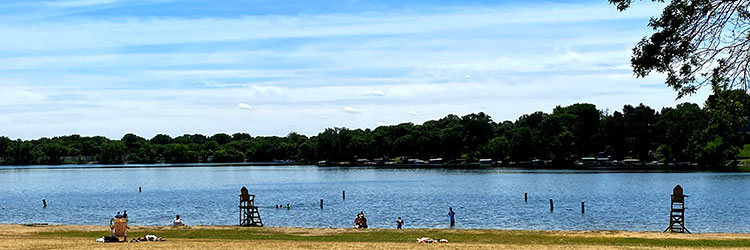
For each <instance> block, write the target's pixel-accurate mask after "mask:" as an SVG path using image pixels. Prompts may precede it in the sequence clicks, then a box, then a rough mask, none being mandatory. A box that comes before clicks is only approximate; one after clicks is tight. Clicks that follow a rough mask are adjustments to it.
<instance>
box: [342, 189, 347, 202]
mask: <svg viewBox="0 0 750 250" xmlns="http://www.w3.org/2000/svg"><path fill="white" fill-rule="evenodd" d="M341 199H342V200H346V190H341Z"/></svg>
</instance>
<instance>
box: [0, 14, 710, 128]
mask: <svg viewBox="0 0 750 250" xmlns="http://www.w3.org/2000/svg"><path fill="white" fill-rule="evenodd" d="M663 6H664V5H663V4H660V3H650V2H637V3H636V4H634V6H633V7H632V8H631V9H629V10H627V11H625V12H618V11H617V10H616V8H615V7H614V6H612V5H609V4H608V3H607V1H606V0H595V1H588V0H586V1H537V0H533V1H482V0H464V1H440V0H421V1H417V0H414V1H403V0H380V1H360V0H333V1H309V0H292V1H282V0H274V1H271V0H242V1H240V0H229V1H210V0H50V1H21V0H4V1H1V2H0V135H3V136H8V137H11V138H23V139H36V138H40V137H53V136H60V135H70V134H80V135H84V136H93V135H103V136H107V137H109V138H113V139H119V138H121V137H122V136H123V135H124V134H126V133H135V134H137V135H140V136H143V137H146V138H151V137H152V136H154V135H156V134H159V133H164V134H169V135H172V136H179V135H182V134H194V133H200V134H204V135H212V134H215V133H229V134H231V133H235V132H245V133H250V134H251V135H254V136H256V135H258V136H262V135H280V136H283V135H286V134H288V133H289V132H292V131H294V132H298V133H301V134H306V135H315V134H317V133H318V132H321V131H323V130H324V129H325V128H329V127H348V128H374V127H377V126H380V125H392V124H399V123H403V122H414V123H422V122H424V121H427V120H432V119H439V118H441V117H444V116H446V115H448V114H457V115H464V114H468V113H476V112H485V113H487V114H488V115H490V116H491V117H492V118H493V120H495V121H504V120H511V121H514V120H516V119H517V118H518V117H519V116H520V115H523V114H528V113H532V112H535V111H544V112H551V111H552V109H553V108H554V107H555V106H557V105H570V104H574V103H582V102H585V103H593V104H596V105H597V107H598V108H599V109H601V110H605V111H609V112H610V113H611V112H614V111H615V110H621V109H622V106H623V105H625V104H632V105H637V104H639V103H644V104H646V105H649V106H651V107H653V108H655V109H657V110H659V109H661V108H662V107H668V106H675V105H676V104H678V103H682V102H693V103H699V104H702V103H703V102H704V100H705V98H706V96H707V95H708V93H707V90H702V91H700V92H699V93H697V94H695V95H693V96H690V97H687V98H683V99H679V100H675V98H676V93H675V92H674V91H673V90H672V89H670V88H669V87H667V86H666V85H665V84H664V76H663V75H660V74H652V75H651V76H649V77H646V78H641V79H638V78H635V77H634V75H633V73H632V70H631V68H630V55H631V51H632V48H633V46H634V45H635V44H636V43H637V42H638V41H639V40H640V39H641V38H642V37H644V36H647V35H649V34H650V33H651V30H650V29H649V28H648V27H647V26H646V24H647V23H648V19H649V17H651V16H658V14H659V13H660V12H661V9H662V8H663Z"/></svg>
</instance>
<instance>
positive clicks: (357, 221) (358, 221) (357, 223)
mask: <svg viewBox="0 0 750 250" xmlns="http://www.w3.org/2000/svg"><path fill="white" fill-rule="evenodd" d="M359 218H360V216H359V214H358V215H357V217H356V218H354V228H359V226H360V225H361V224H362V223H361V222H360V220H359Z"/></svg>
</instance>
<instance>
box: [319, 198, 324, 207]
mask: <svg viewBox="0 0 750 250" xmlns="http://www.w3.org/2000/svg"><path fill="white" fill-rule="evenodd" d="M320 209H323V198H320Z"/></svg>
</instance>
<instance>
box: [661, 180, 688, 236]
mask: <svg viewBox="0 0 750 250" xmlns="http://www.w3.org/2000/svg"><path fill="white" fill-rule="evenodd" d="M685 197H687V195H684V194H683V192H682V187H681V186H680V185H677V186H676V187H674V190H672V196H671V198H672V199H671V200H672V202H671V204H672V206H671V208H670V210H669V227H668V228H667V229H665V230H664V232H671V233H690V230H688V229H687V228H686V227H685Z"/></svg>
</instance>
